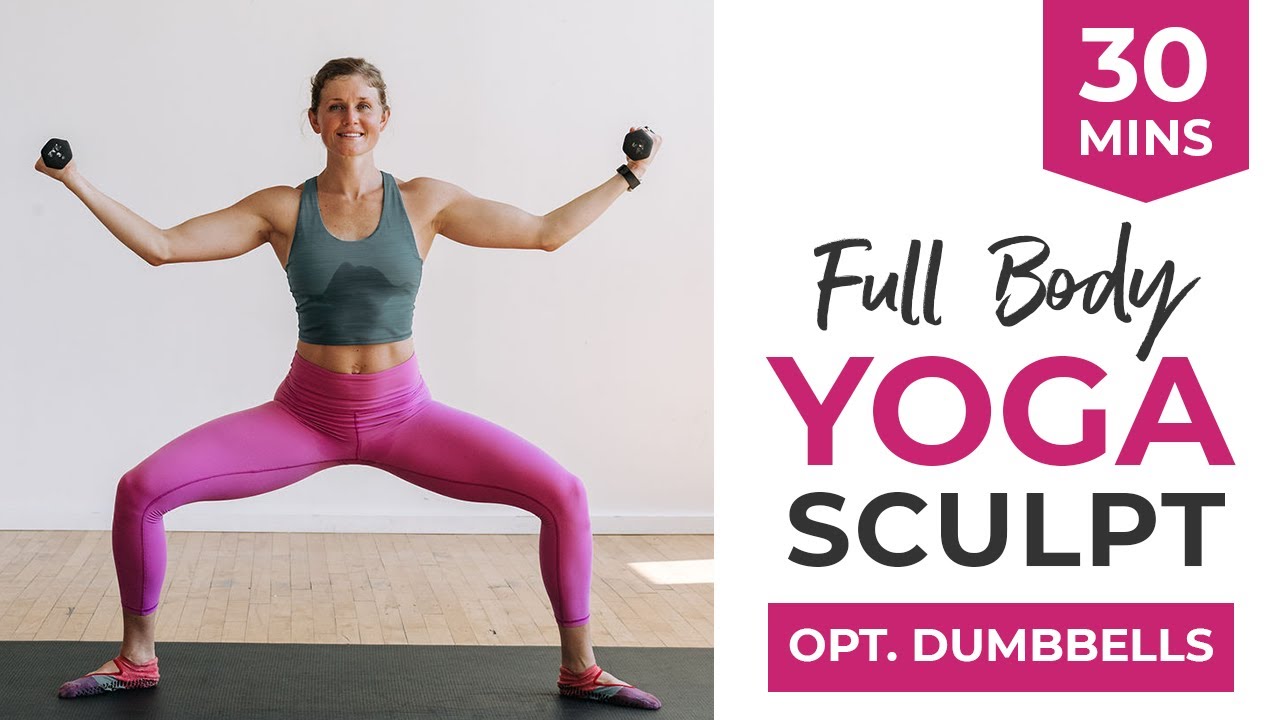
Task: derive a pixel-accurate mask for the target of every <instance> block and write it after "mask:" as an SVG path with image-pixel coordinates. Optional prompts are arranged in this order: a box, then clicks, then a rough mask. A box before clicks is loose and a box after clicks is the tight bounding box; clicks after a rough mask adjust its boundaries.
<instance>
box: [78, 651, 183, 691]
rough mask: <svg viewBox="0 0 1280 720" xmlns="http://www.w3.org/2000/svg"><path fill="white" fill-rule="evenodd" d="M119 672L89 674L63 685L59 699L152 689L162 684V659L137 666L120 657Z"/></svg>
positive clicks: (152, 659) (117, 663)
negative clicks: (117, 691)
mask: <svg viewBox="0 0 1280 720" xmlns="http://www.w3.org/2000/svg"><path fill="white" fill-rule="evenodd" d="M115 663H116V667H118V668H120V669H119V670H118V671H117V672H101V673H89V674H88V675H85V676H84V677H79V678H76V679H75V680H70V681H68V682H65V683H63V684H62V687H60V688H58V697H60V698H77V697H86V696H88V695H98V694H101V693H106V692H114V691H116V690H134V689H137V688H150V687H155V686H156V685H159V684H160V659H159V658H151V661H150V662H146V663H143V664H141V665H136V664H134V663H132V662H129V661H128V660H127V659H125V656H124V655H120V656H119V657H117V658H116V659H115Z"/></svg>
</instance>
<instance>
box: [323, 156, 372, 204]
mask: <svg viewBox="0 0 1280 720" xmlns="http://www.w3.org/2000/svg"><path fill="white" fill-rule="evenodd" d="M316 185H317V187H318V188H320V189H322V190H324V191H325V192H327V193H337V194H339V195H344V196H346V197H349V198H359V197H360V196H362V195H366V194H368V193H371V192H377V191H378V190H380V189H381V188H382V173H381V172H379V171H378V167H377V166H376V165H374V163H373V153H365V154H364V155H360V156H358V157H342V156H336V155H332V154H330V155H329V162H328V163H327V164H326V165H325V167H324V170H322V171H321V172H320V174H319V175H318V176H317V177H316Z"/></svg>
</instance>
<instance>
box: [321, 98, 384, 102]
mask: <svg viewBox="0 0 1280 720" xmlns="http://www.w3.org/2000/svg"><path fill="white" fill-rule="evenodd" d="M372 99H373V98H367V97H358V98H356V100H365V101H371V100H372ZM329 102H346V100H343V99H342V98H329Z"/></svg>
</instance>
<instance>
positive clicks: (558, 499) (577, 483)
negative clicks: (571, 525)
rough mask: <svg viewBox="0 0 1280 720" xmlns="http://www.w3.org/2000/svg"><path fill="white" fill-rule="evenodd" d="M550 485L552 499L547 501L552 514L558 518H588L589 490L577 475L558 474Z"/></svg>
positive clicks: (568, 473)
mask: <svg viewBox="0 0 1280 720" xmlns="http://www.w3.org/2000/svg"><path fill="white" fill-rule="evenodd" d="M550 485H551V492H550V497H549V498H547V499H546V501H547V502H548V504H549V505H550V506H551V508H552V512H554V513H555V514H556V515H557V516H570V517H576V516H581V517H583V518H585V517H586V516H587V488H586V486H585V485H583V484H582V480H581V479H579V478H578V476H577V475H574V474H573V473H570V472H561V473H558V474H557V475H556V476H555V478H554V479H553V480H552V482H551V483H550Z"/></svg>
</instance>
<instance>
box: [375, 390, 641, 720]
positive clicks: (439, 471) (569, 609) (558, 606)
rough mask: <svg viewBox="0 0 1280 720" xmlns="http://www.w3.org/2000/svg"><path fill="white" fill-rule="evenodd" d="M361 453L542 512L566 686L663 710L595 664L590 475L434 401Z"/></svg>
mask: <svg viewBox="0 0 1280 720" xmlns="http://www.w3.org/2000/svg"><path fill="white" fill-rule="evenodd" d="M360 441H361V442H360V448H361V452H360V458H361V460H362V461H363V462H366V463H368V464H370V465H374V466H376V467H381V468H383V469H385V470H387V471H388V472H391V473H393V474H395V475H398V476H400V477H402V478H404V479H406V480H408V481H409V482H412V483H414V484H415V485H418V486H420V487H423V488H426V489H428V490H431V491H433V492H437V493H440V494H442V495H447V496H449V497H453V498H458V499H460V500H470V501H473V502H488V503H502V504H504V505H514V506H515V507H518V508H521V509H524V510H527V511H529V512H531V513H533V514H534V515H537V516H538V518H539V519H540V520H542V531H541V534H540V536H539V544H538V550H539V552H538V557H539V562H540V565H541V568H542V581H543V584H544V585H546V588H547V594H548V595H549V596H550V599H551V608H552V611H553V612H554V613H555V618H556V623H557V624H559V626H560V643H561V648H560V649H561V658H562V665H561V668H560V676H559V678H558V679H557V686H558V687H559V689H560V694H561V695H564V696H567V697H572V698H579V699H583V700H592V701H595V702H603V703H607V704H610V705H622V706H627V707H635V708H644V709H648V710H656V709H658V708H660V707H662V702H661V701H660V700H659V699H658V698H656V697H654V696H653V695H651V694H649V693H647V692H645V691H643V690H640V689H639V688H636V687H633V686H631V685H629V684H627V683H624V682H622V681H620V680H618V679H617V678H615V677H613V676H612V675H610V674H608V673H606V672H604V671H603V670H601V669H600V667H599V666H597V665H596V662H595V653H594V651H593V650H592V647H591V637H590V625H589V622H588V621H589V618H590V596H591V518H590V515H589V514H588V511H587V497H586V491H585V490H584V489H583V487H582V482H581V481H580V480H578V478H576V477H574V476H573V475H572V474H571V473H569V472H568V471H567V470H565V469H564V468H563V467H561V466H560V464H559V463H557V462H556V461H555V460H553V459H552V458H551V456H549V455H547V454H546V453H544V452H543V451H541V450H539V449H538V448H537V447H535V446H534V445H533V444H532V443H530V442H528V441H527V440H525V439H524V438H521V437H520V436H518V435H516V434H515V433H512V432H510V431H508V430H504V429H502V428H501V427H498V426H497V425H494V424H493V423H491V422H489V421H487V420H484V419H482V418H479V417H476V416H474V415H470V414H468V413H465V412H462V411H460V410H455V409H454V408H451V407H448V406H447V405H443V404H441V403H438V402H434V401H428V402H426V403H425V404H424V405H423V407H422V408H421V409H420V410H419V411H418V412H416V413H415V414H414V415H412V416H410V417H409V418H408V419H407V420H405V421H403V422H401V423H398V424H389V425H388V426H384V427H382V428H378V429H376V430H375V429H371V430H370V431H368V432H367V433H366V431H363V430H362V431H361V433H360Z"/></svg>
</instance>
